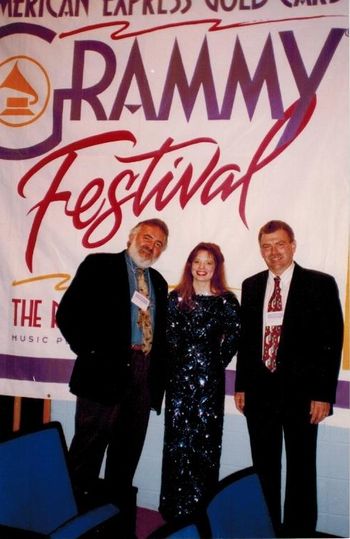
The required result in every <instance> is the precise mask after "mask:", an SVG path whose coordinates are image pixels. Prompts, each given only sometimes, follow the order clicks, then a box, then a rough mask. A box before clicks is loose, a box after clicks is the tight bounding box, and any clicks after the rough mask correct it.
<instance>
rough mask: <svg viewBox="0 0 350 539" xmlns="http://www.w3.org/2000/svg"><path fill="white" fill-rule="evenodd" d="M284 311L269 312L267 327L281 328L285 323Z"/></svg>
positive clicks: (267, 314)
mask: <svg viewBox="0 0 350 539" xmlns="http://www.w3.org/2000/svg"><path fill="white" fill-rule="evenodd" d="M283 312H284V311H269V312H267V313H266V325H267V326H281V325H282V323H283Z"/></svg>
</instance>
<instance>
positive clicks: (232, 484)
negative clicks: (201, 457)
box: [206, 467, 276, 539]
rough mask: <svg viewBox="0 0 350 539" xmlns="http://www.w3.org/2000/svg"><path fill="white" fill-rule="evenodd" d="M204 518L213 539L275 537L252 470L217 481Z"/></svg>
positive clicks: (256, 478)
mask: <svg viewBox="0 0 350 539" xmlns="http://www.w3.org/2000/svg"><path fill="white" fill-rule="evenodd" d="M206 516H207V518H208V520H209V525H210V536H211V537H212V538H214V539H218V538H220V539H225V538H227V539H228V538H229V539H235V538H240V539H245V538H255V537H257V538H261V537H270V538H273V537H276V535H275V532H274V529H273V526H272V522H271V518H270V514H269V511H268V508H267V505H266V502H265V498H264V495H263V492H262V488H261V484H260V480H259V478H258V476H257V474H256V473H255V471H254V468H253V467H249V468H245V469H244V470H240V471H238V472H234V473H232V474H230V475H229V476H227V477H225V478H224V479H222V480H221V481H219V483H218V486H217V489H216V490H215V492H214V493H213V494H212V495H211V497H210V498H209V501H208V503H207V504H206Z"/></svg>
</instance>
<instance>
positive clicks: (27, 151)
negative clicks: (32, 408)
mask: <svg viewBox="0 0 350 539" xmlns="http://www.w3.org/2000/svg"><path fill="white" fill-rule="evenodd" d="M311 4H312V5H311ZM0 15H1V20H2V26H1V28H0V158H1V168H0V181H1V201H0V205H1V206H0V216H1V217H0V219H1V237H2V239H1V268H0V272H1V279H0V305H1V307H0V309H1V314H0V324H1V331H0V378H1V380H0V392H1V393H2V394H10V395H11V394H14V395H22V396H37V397H43V398H69V393H68V387H67V382H68V380H69V375H70V372H71V368H72V362H73V359H74V356H73V354H72V353H71V351H70V350H69V347H68V345H67V343H66V342H65V341H64V339H63V338H62V336H61V334H60V332H59V330H58V328H57V327H56V325H55V312H56V308H57V304H58V303H59V301H60V299H61V297H62V294H63V291H64V289H65V287H67V286H68V285H69V282H70V279H71V277H72V276H73V275H74V273H75V271H76V268H77V266H78V264H79V263H80V262H81V260H82V259H83V258H84V257H85V256H86V255H87V254H88V253H90V252H97V251H120V250H122V249H123V248H124V247H125V246H126V241H127V236H128V232H129V230H130V228H131V227H132V226H134V225H135V224H136V222H137V221H138V220H141V219H145V218H148V217H159V218H161V219H163V220H164V221H166V222H167V224H168V226H169V228H170V240H169V247H168V249H167V251H166V252H165V253H164V254H163V255H162V257H161V258H160V260H159V263H158V264H157V267H158V269H159V270H160V271H161V272H162V273H163V275H164V277H165V278H166V279H167V281H168V282H169V285H174V284H175V283H176V282H177V281H178V279H179V277H180V274H181V271H182V268H183V265H184V263H185V260H186V257H187V255H188V253H189V251H190V250H191V249H192V248H193V247H194V245H196V244H197V243H198V242H199V241H214V242H216V243H218V244H219V245H220V246H221V248H222V250H223V253H224V255H225V259H226V270H227V278H228V282H229V285H230V286H231V287H232V288H233V289H234V290H235V291H236V293H237V295H238V297H239V294H240V286H241V282H242V280H243V279H244V278H245V277H247V276H248V275H251V274H253V273H255V272H256V271H259V270H260V269H263V268H264V264H263V261H262V260H261V257H260V255H259V250H258V243H257V232H258V229H259V228H260V226H261V225H262V224H264V223H265V222H266V221H268V220H270V219H282V220H285V221H287V222H288V223H289V224H290V225H291V226H292V227H293V229H294V230H295V234H296V238H297V252H296V260H297V261H298V262H299V263H300V264H301V265H303V266H305V267H312V268H315V269H319V270H321V271H325V272H327V273H331V274H333V275H334V276H335V278H336V280H337V282H338V285H339V289H340V294H341V299H342V302H343V304H344V305H345V293H346V272H347V260H348V239H349V238H348V232H349V207H348V200H349V185H348V179H349V167H348V141H349V116H348V112H349V111H348V100H349V91H348V81H349V78H348V46H349V43H348V2H347V0H338V1H337V0H333V1H332V0H329V1H327V2H299V1H296V0H280V1H278V0H192V1H191V0H159V1H157V2H155V1H153V0H129V1H128V0H124V1H121V0H104V1H103V0H101V1H98V0H94V1H92V0H90V1H89V0H81V1H78V0H76V1H73V0H70V1H67V0H66V1H64V0H39V1H37V2H33V1H29V0H28V1H25V0H23V1H22V2H18V1H15V0H13V1H11V0H8V1H0ZM347 369H348V364H347V363H344V364H343V368H342V371H341V375H340V378H341V380H342V382H343V385H341V386H340V387H341V388H342V392H344V395H345V391H346V390H347V389H348V387H347V386H348V384H347V381H348V376H347V373H348V370H347ZM233 370H234V363H232V366H231V369H230V370H229V373H228V376H230V372H231V373H232V371H233ZM338 405H340V406H344V405H346V403H345V401H344V398H343V397H342V396H340V398H339V403H338Z"/></svg>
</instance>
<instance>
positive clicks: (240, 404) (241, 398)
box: [234, 391, 245, 414]
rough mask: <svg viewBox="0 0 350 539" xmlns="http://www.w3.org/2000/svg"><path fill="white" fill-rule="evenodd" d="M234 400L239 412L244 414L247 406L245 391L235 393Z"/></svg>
mask: <svg viewBox="0 0 350 539" xmlns="http://www.w3.org/2000/svg"><path fill="white" fill-rule="evenodd" d="M234 399H235V405H236V408H237V410H238V411H239V412H241V414H243V411H244V405H245V393H244V392H243V391H237V393H235V396H234Z"/></svg>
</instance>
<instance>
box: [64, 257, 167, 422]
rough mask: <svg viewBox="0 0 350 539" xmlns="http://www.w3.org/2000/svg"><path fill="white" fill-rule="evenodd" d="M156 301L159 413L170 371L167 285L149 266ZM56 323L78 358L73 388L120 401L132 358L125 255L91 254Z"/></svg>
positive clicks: (154, 374) (154, 386)
mask: <svg viewBox="0 0 350 539" xmlns="http://www.w3.org/2000/svg"><path fill="white" fill-rule="evenodd" d="M150 278H151V281H152V285H153V289H154V293H155V300H156V311H155V323H154V333H153V345H152V351H151V354H150V364H151V367H150V384H151V396H152V407H153V408H155V409H156V410H157V412H158V413H160V408H161V403H162V398H163V392H164V376H165V375H164V373H165V365H164V364H165V349H166V343H165V321H166V306H167V290H168V287H167V283H166V281H165V280H164V279H163V277H162V276H161V274H160V273H159V272H157V271H156V270H155V269H153V268H150ZM56 320H57V325H58V327H59V328H60V330H61V332H62V334H63V336H64V337H65V339H66V340H67V341H68V343H69V345H70V347H71V349H72V350H73V352H74V353H75V354H77V358H76V361H75V364H74V368H73V372H72V376H71V380H70V390H71V392H72V393H73V394H75V395H77V396H79V397H85V398H88V399H91V400H94V401H97V402H101V403H105V404H114V403H116V402H118V401H119V400H120V397H121V395H122V393H123V390H124V388H125V385H126V382H127V376H128V369H129V367H130V357H131V349H130V346H131V302H130V290H129V280H128V272H127V266H126V261H125V251H123V252H121V253H117V254H107V253H98V254H93V255H89V256H87V257H86V258H85V260H84V261H83V262H82V263H81V264H80V266H79V268H78V271H77V273H76V275H75V277H74V279H73V281H72V283H71V285H70V286H69V288H68V289H67V290H66V292H65V294H64V296H63V298H62V300H61V302H60V305H59V307H58V310H57V314H56Z"/></svg>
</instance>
